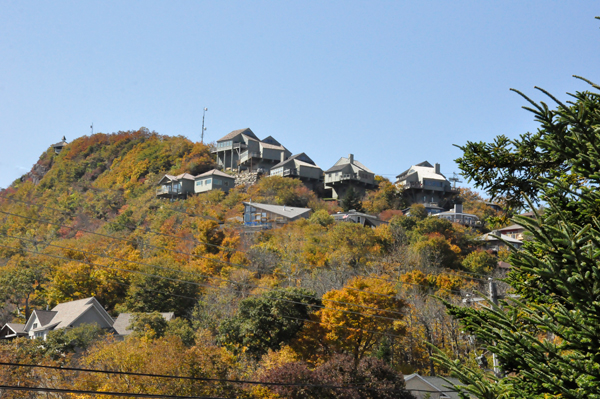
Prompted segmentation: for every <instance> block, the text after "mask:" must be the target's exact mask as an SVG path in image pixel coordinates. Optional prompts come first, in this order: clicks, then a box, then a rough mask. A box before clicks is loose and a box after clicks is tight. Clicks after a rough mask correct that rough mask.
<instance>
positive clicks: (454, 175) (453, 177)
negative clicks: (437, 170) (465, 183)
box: [448, 172, 462, 190]
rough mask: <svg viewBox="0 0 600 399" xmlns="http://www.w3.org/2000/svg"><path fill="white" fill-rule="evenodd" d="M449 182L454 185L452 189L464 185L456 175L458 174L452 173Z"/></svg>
mask: <svg viewBox="0 0 600 399" xmlns="http://www.w3.org/2000/svg"><path fill="white" fill-rule="evenodd" d="M448 180H450V181H451V182H452V183H454V184H453V185H452V189H454V190H455V189H456V183H462V181H461V180H459V179H458V175H457V174H456V172H452V177H451V178H449V179H448Z"/></svg>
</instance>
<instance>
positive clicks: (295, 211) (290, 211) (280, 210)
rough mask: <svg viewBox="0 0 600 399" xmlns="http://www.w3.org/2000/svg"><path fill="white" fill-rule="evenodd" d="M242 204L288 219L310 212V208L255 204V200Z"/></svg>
mask: <svg viewBox="0 0 600 399" xmlns="http://www.w3.org/2000/svg"><path fill="white" fill-rule="evenodd" d="M244 205H250V206H253V207H255V208H256V209H262V210H264V211H267V212H271V213H274V214H276V215H281V216H285V217H286V218H288V219H293V218H295V217H298V216H301V215H304V214H305V213H308V212H311V211H312V209H310V208H298V207H293V206H287V205H283V206H282V205H271V204H257V203H255V202H244Z"/></svg>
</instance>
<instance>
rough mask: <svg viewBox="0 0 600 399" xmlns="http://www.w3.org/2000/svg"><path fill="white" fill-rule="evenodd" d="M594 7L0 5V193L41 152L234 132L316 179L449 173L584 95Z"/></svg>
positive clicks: (594, 43)
mask: <svg viewBox="0 0 600 399" xmlns="http://www.w3.org/2000/svg"><path fill="white" fill-rule="evenodd" d="M597 5H598V3H597V2H591V1H578V2H549V1H525V2H524V1H412V2H408V1H369V2H367V1H303V2H291V1H200V0H197V1H150V0H146V1H126V2H122V1H102V2H99V1H93V2H92V1H54V2H48V1H28V2H22V1H9V0H0V137H2V143H3V145H2V146H0V186H1V187H6V186H7V185H9V184H10V183H11V182H12V181H13V180H14V179H16V178H17V177H19V176H20V175H22V174H23V173H25V172H27V171H28V170H29V169H30V168H31V166H32V165H33V164H34V163H35V162H36V161H37V159H38V157H39V156H40V154H41V153H42V152H44V151H45V150H46V149H47V148H48V146H49V145H50V144H52V143H55V142H57V141H59V139H60V138H61V137H62V136H63V135H65V136H66V137H67V139H68V140H69V141H70V140H72V139H74V138H76V137H79V136H82V135H86V134H89V133H90V129H89V126H90V124H91V123H92V122H93V123H94V130H95V131H96V132H104V133H111V132H116V131H119V130H130V129H138V128H140V127H142V126H144V127H147V128H148V129H150V130H155V131H157V132H159V133H161V134H167V135H183V136H187V137H189V138H190V139H192V140H195V141H199V139H200V130H201V123H202V108H203V107H208V109H209V110H208V112H207V113H206V126H207V128H208V129H207V131H206V136H205V141H215V140H217V139H219V138H220V137H222V136H224V135H225V134H227V133H228V132H230V131H231V130H235V129H240V128H245V127H250V128H251V129H252V130H253V131H254V132H255V133H256V134H257V136H259V137H260V138H264V137H266V136H269V135H271V136H273V137H275V138H276V139H278V140H279V141H280V142H281V143H282V144H284V145H285V146H286V147H287V148H288V149H290V150H291V151H292V152H293V153H299V152H306V153H307V154H308V155H309V156H310V157H311V158H313V159H314V160H315V161H316V162H317V164H319V165H320V166H321V167H322V168H323V169H327V168H329V167H331V166H332V165H333V164H334V163H335V162H336V161H337V160H338V159H339V158H340V157H342V156H347V154H349V153H353V154H355V158H356V159H357V160H359V161H361V162H362V163H364V164H365V165H366V166H367V167H369V168H371V169H372V170H373V171H375V172H376V173H377V174H382V175H384V176H386V177H388V178H390V179H393V178H394V176H395V175H396V174H399V173H400V172H402V171H403V170H405V169H407V168H408V167H409V166H411V165H412V164H415V163H418V162H421V161H424V160H428V161H429V162H431V163H434V162H439V163H440V164H441V167H442V172H444V173H445V174H446V175H447V176H448V175H451V174H452V172H458V168H457V167H456V165H455V163H454V159H456V158H457V157H459V156H460V150H459V149H457V148H455V147H453V146H452V145H453V144H464V143H465V142H466V141H467V140H471V141H480V140H482V141H490V140H492V139H493V137H495V136H497V135H499V134H506V135H508V136H510V137H516V136H518V135H519V134H521V133H524V132H526V131H528V130H529V131H530V130H535V129H536V124H535V123H534V122H533V118H532V116H531V114H529V113H528V112H526V111H523V110H521V109H520V107H521V106H522V105H525V102H524V101H523V100H522V99H521V98H520V97H518V96H517V95H516V94H514V93H511V92H510V91H509V88H511V87H512V88H517V89H520V90H522V91H524V92H525V93H527V94H529V95H531V96H532V97H533V98H535V99H542V98H543V96H541V95H540V94H538V93H536V92H535V91H534V89H533V87H534V86H536V85H537V86H541V87H543V88H545V89H547V90H549V91H550V92H552V93H554V94H555V95H557V96H558V97H559V98H561V99H565V98H566V94H565V93H566V92H574V91H576V90H584V89H586V85H585V84H584V83H582V82H579V81H577V80H575V79H574V78H572V75H581V76H584V77H586V78H588V79H590V80H593V81H600V77H598V65H600V51H599V50H600V48H599V44H600V29H599V28H600V21H597V20H595V19H594V16H596V15H600V12H599V11H598V7H597Z"/></svg>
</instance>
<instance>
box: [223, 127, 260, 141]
mask: <svg viewBox="0 0 600 399" xmlns="http://www.w3.org/2000/svg"><path fill="white" fill-rule="evenodd" d="M242 133H243V134H245V135H246V136H248V137H252V138H254V139H256V140H258V137H256V135H255V134H254V133H253V132H252V130H250V128H249V127H247V128H245V129H238V130H234V131H233V132H230V133H228V134H226V135H225V136H223V137H221V138H220V139H219V140H217V143H218V142H219V141H225V140H231V139H232V138H234V137H235V136H237V135H239V134H242Z"/></svg>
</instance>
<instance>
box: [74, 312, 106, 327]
mask: <svg viewBox="0 0 600 399" xmlns="http://www.w3.org/2000/svg"><path fill="white" fill-rule="evenodd" d="M82 324H97V325H98V326H99V327H100V328H109V327H112V324H108V322H107V321H106V320H105V319H104V317H102V316H101V315H100V312H98V310H96V308H94V307H91V308H89V309H88V310H86V311H85V313H84V314H82V315H81V316H79V318H78V319H77V320H76V321H75V322H74V323H73V327H77V326H80V325H82ZM69 327H70V326H69Z"/></svg>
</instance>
